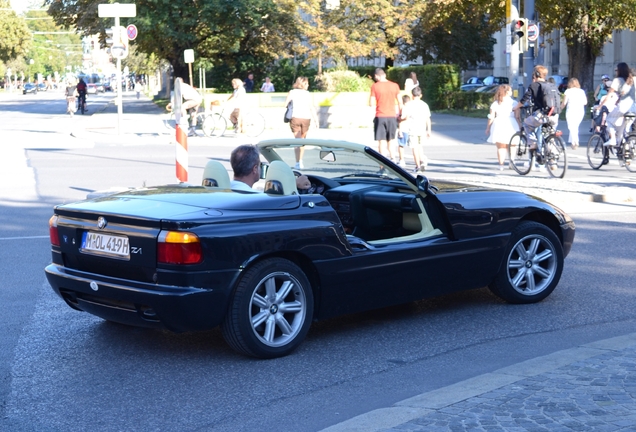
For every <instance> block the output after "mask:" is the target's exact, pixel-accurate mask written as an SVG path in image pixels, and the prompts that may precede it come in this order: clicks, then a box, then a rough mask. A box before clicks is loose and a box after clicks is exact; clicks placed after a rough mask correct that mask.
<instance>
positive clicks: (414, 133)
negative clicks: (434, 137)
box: [402, 87, 431, 173]
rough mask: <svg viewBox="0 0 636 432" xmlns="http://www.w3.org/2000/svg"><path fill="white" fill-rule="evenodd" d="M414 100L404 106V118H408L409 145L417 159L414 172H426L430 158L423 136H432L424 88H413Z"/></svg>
mask: <svg viewBox="0 0 636 432" xmlns="http://www.w3.org/2000/svg"><path fill="white" fill-rule="evenodd" d="M411 94H412V95H413V100H412V101H411V102H409V103H408V104H407V105H405V106H404V109H403V110H402V118H403V119H408V124H409V145H410V146H411V149H412V150H413V159H415V170H414V172H415V173H417V172H424V170H426V167H427V166H428V159H427V158H426V156H425V155H424V148H423V146H424V139H423V137H426V138H430V137H431V110H430V109H429V107H428V104H427V103H426V102H424V101H423V100H422V89H420V88H419V87H415V88H413V90H411Z"/></svg>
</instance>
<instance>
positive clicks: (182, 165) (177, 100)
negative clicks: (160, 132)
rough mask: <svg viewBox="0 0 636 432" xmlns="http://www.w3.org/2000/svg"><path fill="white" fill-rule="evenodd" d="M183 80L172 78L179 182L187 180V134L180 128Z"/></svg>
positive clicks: (176, 161)
mask: <svg viewBox="0 0 636 432" xmlns="http://www.w3.org/2000/svg"><path fill="white" fill-rule="evenodd" d="M182 83H183V80H182V79H181V78H176V79H175V80H174V103H173V104H172V109H173V112H174V119H175V122H176V124H177V125H176V131H177V133H176V139H177V141H176V144H175V163H176V174H177V179H178V180H179V181H180V182H187V181H188V134H187V133H185V132H184V131H183V129H181V125H180V123H181V102H182V97H181V84H182Z"/></svg>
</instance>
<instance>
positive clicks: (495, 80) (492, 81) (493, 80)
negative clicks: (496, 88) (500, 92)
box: [483, 75, 510, 86]
mask: <svg viewBox="0 0 636 432" xmlns="http://www.w3.org/2000/svg"><path fill="white" fill-rule="evenodd" d="M483 81H484V85H485V86H491V85H500V84H509V83H510V82H509V80H508V77H496V76H492V75H488V76H487V77H486V78H484V80H483Z"/></svg>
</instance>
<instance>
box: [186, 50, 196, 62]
mask: <svg viewBox="0 0 636 432" xmlns="http://www.w3.org/2000/svg"><path fill="white" fill-rule="evenodd" d="M183 61H185V62H186V63H194V50H192V49H187V50H184V51H183Z"/></svg>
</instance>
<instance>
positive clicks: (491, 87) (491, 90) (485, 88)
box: [475, 84, 501, 93]
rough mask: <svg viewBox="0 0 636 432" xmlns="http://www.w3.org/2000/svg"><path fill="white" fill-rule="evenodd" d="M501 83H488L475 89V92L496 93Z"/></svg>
mask: <svg viewBox="0 0 636 432" xmlns="http://www.w3.org/2000/svg"><path fill="white" fill-rule="evenodd" d="M500 85H501V84H494V85H487V86H483V87H479V88H478V89H475V93H494V92H496V91H497V88H498V87H499V86H500Z"/></svg>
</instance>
